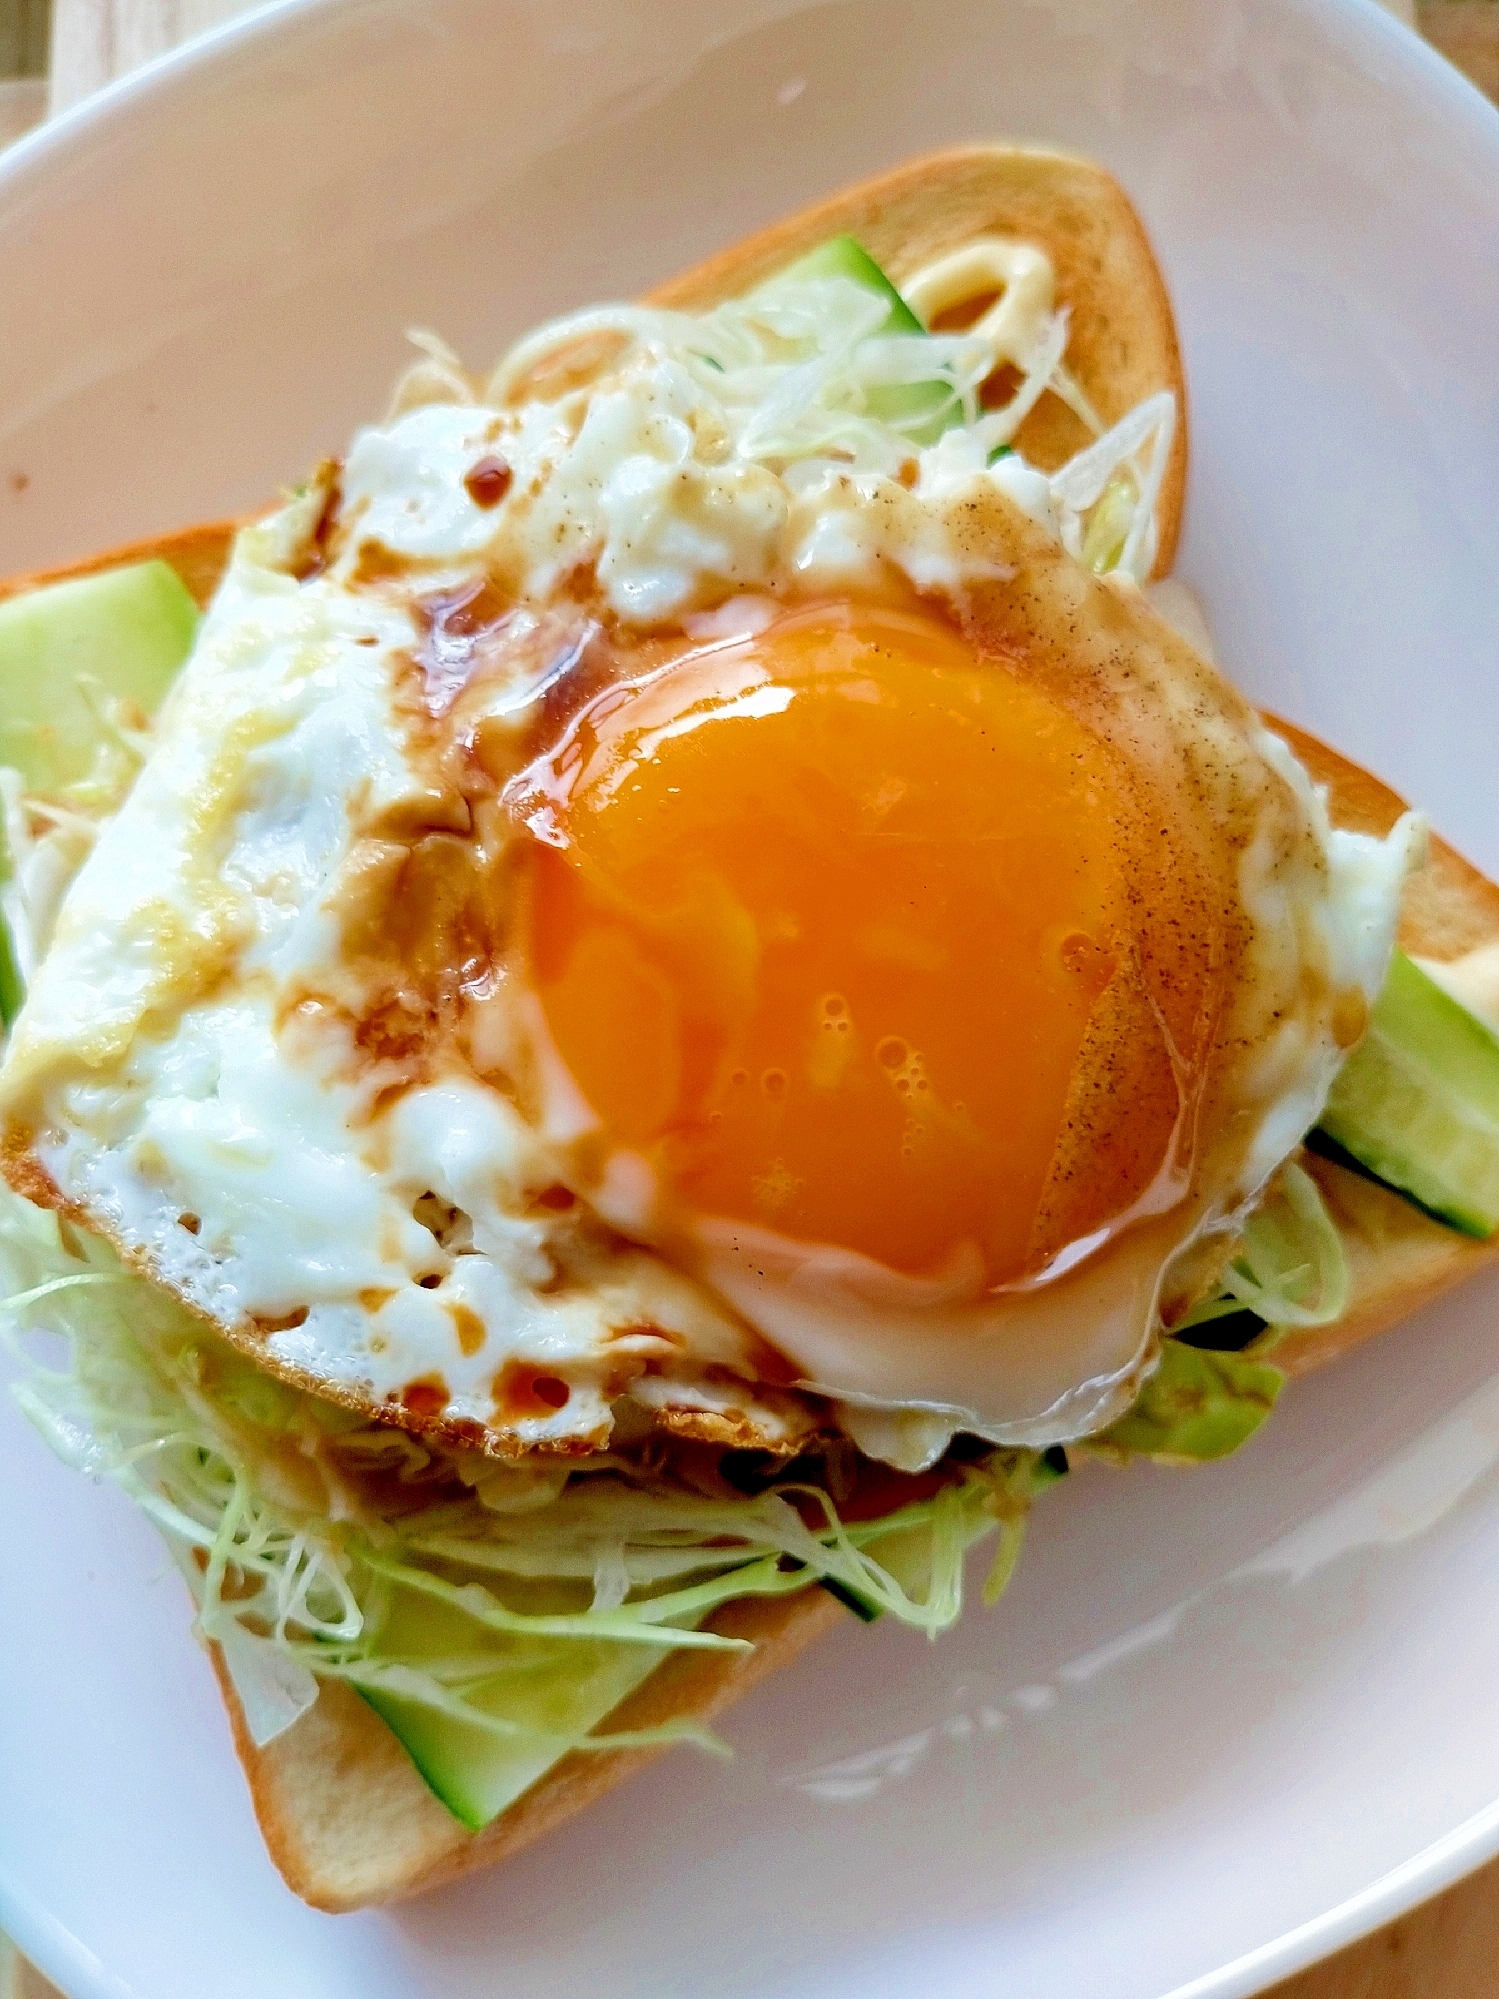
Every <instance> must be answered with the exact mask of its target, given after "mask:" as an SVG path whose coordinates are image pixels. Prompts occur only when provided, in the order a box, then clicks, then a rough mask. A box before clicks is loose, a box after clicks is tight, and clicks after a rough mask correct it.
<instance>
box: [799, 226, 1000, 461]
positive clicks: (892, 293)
mask: <svg viewBox="0 0 1499 1999" xmlns="http://www.w3.org/2000/svg"><path fill="white" fill-rule="evenodd" d="M785 278H793V279H795V278H851V279H852V280H853V282H854V283H855V284H856V285H861V286H862V287H863V289H864V290H865V291H867V292H873V293H874V295H875V297H876V298H882V299H884V301H885V303H886V306H887V307H888V309H889V310H888V313H887V316H886V319H885V324H884V325H883V326H882V327H881V328H880V329H879V330H880V331H881V332H882V333H925V332H926V328H925V327H924V326H923V325H922V323H921V321H920V320H919V319H918V318H917V317H916V315H915V313H914V312H912V310H911V308H910V306H908V305H907V304H906V302H905V300H904V299H903V298H902V297H901V295H900V293H899V292H898V291H897V290H896V288H895V286H894V285H893V284H892V283H891V282H890V280H889V278H887V277H886V275H885V273H884V272H883V271H882V270H881V269H880V267H879V265H878V264H877V263H876V262H875V260H874V258H873V257H871V256H870V254H869V252H868V251H867V250H866V249H865V248H864V245H863V244H862V243H860V242H859V241H858V239H857V238H856V237H853V236H835V237H833V238H832V240H831V241H830V242H827V243H823V244H821V245H820V246H819V247H818V248H817V249H815V250H812V251H810V252H809V253H808V254H807V255H806V256H805V257H801V258H799V259H798V260H797V262H796V263H794V264H791V265H788V267H787V268H786V269H785V270H784V271H782V272H780V273H779V275H778V277H777V279H776V282H777V283H779V282H781V280H782V279H785ZM869 410H870V414H871V415H872V416H877V417H879V418H880V419H881V421H882V422H885V423H892V424H896V425H898V426H899V427H900V428H902V429H903V430H905V432H906V434H907V436H908V437H909V438H910V440H911V442H912V444H915V445H922V444H935V443H936V441H937V439H938V438H939V437H940V436H941V435H942V433H943V431H944V430H949V429H951V427H952V426H953V425H954V424H955V423H961V422H962V420H963V406H962V404H961V403H960V402H958V400H957V399H956V397H955V396H954V394H953V392H952V390H951V389H950V388H948V387H947V386H946V385H945V384H944V383H942V382H935V381H934V382H910V383H904V382H902V383H896V384H893V385H891V386H890V387H888V388H882V389H875V390H873V391H872V392H871V394H870V397H869Z"/></svg>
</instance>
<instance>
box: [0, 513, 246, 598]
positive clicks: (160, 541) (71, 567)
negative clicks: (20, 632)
mask: <svg viewBox="0 0 1499 1999" xmlns="http://www.w3.org/2000/svg"><path fill="white" fill-rule="evenodd" d="M240 526H241V523H240V522H239V521H210V522H208V523H207V524H206V525H205V526H202V527H192V528H183V529H181V531H180V532H179V533H177V534H165V535H158V536H157V537H156V539H155V540H154V541H137V542H132V543H131V544H130V545H129V547H128V548H114V549H111V550H110V551H109V553H108V554H107V555H94V556H90V557H89V558H88V559H87V561H84V562H70V563H68V564H66V565H65V566H64V567H62V568H59V569H39V570H36V571H34V572H33V573H32V574H31V575H29V576H12V577H11V578H10V579H9V580H8V581H6V582H0V603H4V601H5V599H6V598H7V597H21V596H24V595H25V593H26V592H27V591H28V590H40V589H42V588H43V586H44V585H46V584H48V583H71V582H73V581H74V580H75V579H76V578H78V577H80V576H97V575H99V574H100V572H101V571H102V570H105V569H123V568H125V567H126V565H127V564H129V563H132V562H169V563H170V564H171V565H172V567H173V568H174V569H175V570H176V572H177V574H178V575H179V576H180V577H181V578H182V580H183V582H184V583H185V584H186V585H187V588H188V592H189V594H190V595H191V597H192V598H193V600H194V602H195V603H196V604H197V605H198V608H199V609H200V610H206V609H207V606H208V600H209V599H210V597H212V595H213V593H214V591H215V590H217V589H218V587H219V579H220V577H222V575H223V573H224V567H225V565H226V563H227V562H228V560H229V550H230V548H231V547H232V545H233V542H234V537H235V536H236V535H237V534H238V533H239V530H240Z"/></svg>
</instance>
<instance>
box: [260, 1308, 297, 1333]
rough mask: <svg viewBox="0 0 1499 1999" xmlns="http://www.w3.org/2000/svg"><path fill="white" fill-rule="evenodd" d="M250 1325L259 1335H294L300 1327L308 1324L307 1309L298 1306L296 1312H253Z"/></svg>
mask: <svg viewBox="0 0 1499 1999" xmlns="http://www.w3.org/2000/svg"><path fill="white" fill-rule="evenodd" d="M250 1324H251V1325H252V1326H253V1327H254V1328H255V1330H256V1332H257V1333H294V1332H295V1331H296V1329H297V1327H298V1326H305V1325H306V1324H307V1307H306V1306H305V1305H298V1306H297V1307H296V1309H295V1310H294V1311H291V1312H281V1313H268V1312H252V1313H251V1314H250Z"/></svg>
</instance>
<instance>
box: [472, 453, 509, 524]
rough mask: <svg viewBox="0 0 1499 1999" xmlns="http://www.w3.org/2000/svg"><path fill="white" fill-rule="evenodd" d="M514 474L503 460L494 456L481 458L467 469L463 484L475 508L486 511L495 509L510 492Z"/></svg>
mask: <svg viewBox="0 0 1499 1999" xmlns="http://www.w3.org/2000/svg"><path fill="white" fill-rule="evenodd" d="M514 478H515V474H514V473H513V472H512V471H511V469H510V467H509V466H508V465H507V464H506V463H505V460H504V459H503V458H500V457H497V456H495V455H494V454H491V455H490V456H488V457H486V458H481V459H480V460H479V462H478V464H477V465H474V466H472V467H471V468H470V469H469V472H468V474H467V476H466V477H465V479H464V481H463V483H464V485H465V486H466V487H467V488H468V496H469V498H470V499H471V500H472V501H473V503H474V505H475V506H476V507H483V508H485V509H486V511H487V510H488V509H489V508H490V507H497V506H498V505H499V504H500V502H501V500H503V499H504V497H505V495H506V494H507V493H508V492H509V491H510V486H511V482H512V481H513V479H514Z"/></svg>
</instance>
